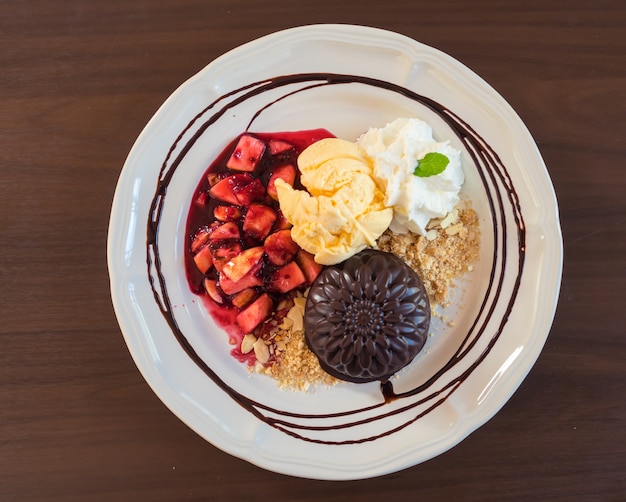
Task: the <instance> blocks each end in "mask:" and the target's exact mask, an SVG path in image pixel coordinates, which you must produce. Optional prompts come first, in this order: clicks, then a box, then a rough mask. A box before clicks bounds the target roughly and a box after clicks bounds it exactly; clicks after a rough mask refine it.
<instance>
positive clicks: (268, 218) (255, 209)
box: [243, 204, 278, 240]
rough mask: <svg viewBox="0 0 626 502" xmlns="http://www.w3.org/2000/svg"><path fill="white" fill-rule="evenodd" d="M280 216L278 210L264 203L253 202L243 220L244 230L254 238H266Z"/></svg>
mask: <svg viewBox="0 0 626 502" xmlns="http://www.w3.org/2000/svg"><path fill="white" fill-rule="evenodd" d="M276 218H278V215H277V214H276V211H274V210H273V209H272V208H271V207H269V206H266V205H264V204H251V205H250V206H249V207H248V211H247V212H246V216H245V218H244V220H243V231H244V233H246V234H247V235H249V236H250V237H252V238H254V239H259V240H261V239H265V237H267V235H268V234H269V233H270V230H272V226H273V225H274V222H275V221H276Z"/></svg>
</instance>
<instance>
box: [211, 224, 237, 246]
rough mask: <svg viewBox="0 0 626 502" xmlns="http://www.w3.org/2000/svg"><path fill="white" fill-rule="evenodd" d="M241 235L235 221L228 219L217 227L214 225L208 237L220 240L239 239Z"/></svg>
mask: <svg viewBox="0 0 626 502" xmlns="http://www.w3.org/2000/svg"><path fill="white" fill-rule="evenodd" d="M240 237H241V233H240V232H239V227H238V226H237V224H236V223H233V222H232V221H229V222H228V223H224V224H223V225H220V226H219V227H216V228H215V229H214V230H213V231H212V232H211V233H210V234H209V238H210V239H211V240H212V241H213V240H221V239H239V238H240Z"/></svg>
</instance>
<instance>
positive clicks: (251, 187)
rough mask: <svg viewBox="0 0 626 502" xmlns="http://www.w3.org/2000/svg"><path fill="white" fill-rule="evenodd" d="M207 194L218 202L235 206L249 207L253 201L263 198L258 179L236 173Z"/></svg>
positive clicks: (263, 193) (263, 192) (262, 190)
mask: <svg viewBox="0 0 626 502" xmlns="http://www.w3.org/2000/svg"><path fill="white" fill-rule="evenodd" d="M209 193H210V194H211V195H212V196H213V197H215V198H216V199H218V200H221V201H223V202H227V203H229V204H234V205H236V206H249V205H250V204H251V203H252V202H253V201H255V200H262V199H264V198H265V188H264V187H263V183H261V180H259V179H258V178H254V177H252V176H250V175H249V174H248V173H237V174H233V175H231V176H228V177H227V178H224V179H223V180H221V181H219V182H218V183H217V184H215V185H214V186H212V187H211V189H210V190H209Z"/></svg>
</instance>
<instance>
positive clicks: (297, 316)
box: [287, 305, 304, 331]
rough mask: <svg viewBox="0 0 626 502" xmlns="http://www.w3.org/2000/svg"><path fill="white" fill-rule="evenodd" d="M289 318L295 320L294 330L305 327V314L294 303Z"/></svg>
mask: <svg viewBox="0 0 626 502" xmlns="http://www.w3.org/2000/svg"><path fill="white" fill-rule="evenodd" d="M287 318H288V319H291V320H292V321H293V326H292V329H293V330H294V331H302V330H303V329H304V322H303V315H302V311H301V310H300V307H298V306H297V305H294V306H293V307H291V308H290V309H289V312H288V313H287Z"/></svg>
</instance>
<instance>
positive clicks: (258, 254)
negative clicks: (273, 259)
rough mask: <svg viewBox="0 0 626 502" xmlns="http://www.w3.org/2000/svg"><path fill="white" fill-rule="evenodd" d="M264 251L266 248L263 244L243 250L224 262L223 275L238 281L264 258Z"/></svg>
mask: <svg viewBox="0 0 626 502" xmlns="http://www.w3.org/2000/svg"><path fill="white" fill-rule="evenodd" d="M263 253H264V249H263V247H262V246H257V247H254V248H248V249H246V250H245V251H242V252H241V253H239V254H238V255H237V256H233V257H232V258H231V259H230V260H229V261H228V262H226V263H225V264H224V266H223V267H222V275H224V276H226V277H228V278H229V279H230V280H231V281H233V282H237V281H238V280H240V279H241V278H242V277H243V276H245V275H247V274H248V273H249V272H250V270H252V269H253V268H254V267H256V266H257V265H258V263H259V262H260V261H261V258H263Z"/></svg>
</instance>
